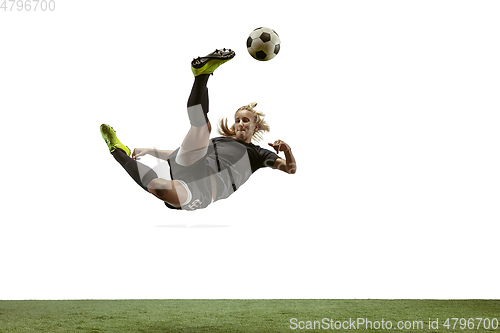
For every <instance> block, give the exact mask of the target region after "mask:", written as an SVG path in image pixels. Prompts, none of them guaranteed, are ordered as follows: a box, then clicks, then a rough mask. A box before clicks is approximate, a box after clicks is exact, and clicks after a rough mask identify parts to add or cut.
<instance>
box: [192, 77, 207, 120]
mask: <svg viewBox="0 0 500 333" xmlns="http://www.w3.org/2000/svg"><path fill="white" fill-rule="evenodd" d="M209 77H210V74H200V75H198V76H196V77H195V78H194V83H193V88H192V89H191V94H190V95H189V99H188V102H187V107H188V109H189V108H190V107H191V106H195V105H199V104H201V108H202V109H203V115H204V118H205V120H203V119H201V120H200V119H199V118H200V116H199V115H198V117H196V114H190V113H189V111H188V115H189V118H190V121H191V124H192V125H193V126H196V127H201V126H203V125H205V124H206V123H207V122H208V117H207V113H208V88H207V82H208V78H209Z"/></svg>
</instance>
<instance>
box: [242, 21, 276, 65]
mask: <svg viewBox="0 0 500 333" xmlns="http://www.w3.org/2000/svg"><path fill="white" fill-rule="evenodd" d="M280 44H281V41H280V37H279V36H278V34H277V33H276V31H274V30H273V29H270V28H265V27H262V28H257V29H255V30H254V31H252V32H251V33H250V36H248V39H247V50H248V53H250V55H251V56H252V57H254V58H255V59H257V60H260V61H267V60H271V59H272V58H274V57H275V56H276V55H277V54H278V52H279V51H280Z"/></svg>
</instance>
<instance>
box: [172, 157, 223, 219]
mask: <svg viewBox="0 0 500 333" xmlns="http://www.w3.org/2000/svg"><path fill="white" fill-rule="evenodd" d="M211 148H212V147H209V151H208V152H207V155H208V154H209V153H210V149H211ZM212 149H213V148H212ZM178 152H179V149H177V150H175V151H174V152H173V153H172V154H171V155H170V156H169V157H168V164H169V165H170V176H171V178H172V179H173V180H177V181H179V182H180V183H181V184H182V185H184V187H187V189H188V200H187V201H186V202H185V203H182V206H181V207H180V208H179V207H174V206H172V205H170V204H168V203H166V202H165V205H166V206H167V207H168V208H171V209H179V210H180V209H182V210H196V209H203V208H206V207H207V206H208V205H210V204H211V203H212V201H213V196H212V191H213V190H212V181H211V175H213V174H214V171H213V169H212V167H211V166H210V164H209V160H208V159H207V158H206V156H207V155H205V157H203V158H201V159H200V160H198V161H197V162H195V163H194V164H192V165H189V166H182V165H179V164H177V163H176V162H175V157H176V156H177V153H178Z"/></svg>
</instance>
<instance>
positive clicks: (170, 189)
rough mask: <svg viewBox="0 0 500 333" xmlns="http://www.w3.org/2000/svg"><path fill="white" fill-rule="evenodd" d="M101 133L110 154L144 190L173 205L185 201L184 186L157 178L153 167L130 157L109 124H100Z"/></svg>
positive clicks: (128, 150)
mask: <svg viewBox="0 0 500 333" xmlns="http://www.w3.org/2000/svg"><path fill="white" fill-rule="evenodd" d="M101 134H102V137H103V138H104V141H106V144H107V145H108V148H109V151H110V152H111V155H113V157H114V158H115V160H116V161H117V162H118V163H119V164H120V165H121V166H122V167H123V168H124V169H125V171H127V173H128V174H129V175H130V177H132V179H133V180H134V181H135V182H136V183H137V184H138V185H139V186H140V187H142V188H143V189H144V190H145V191H147V192H149V193H151V194H153V195H155V196H156V197H157V198H159V199H161V200H163V201H166V202H167V203H169V204H171V205H172V206H175V207H180V203H183V202H184V201H186V199H187V198H188V194H187V191H186V189H185V187H184V186H182V184H181V183H180V182H179V181H172V180H166V179H162V178H158V175H157V174H156V172H155V171H154V170H153V169H151V168H150V167H148V166H147V165H145V164H142V163H140V162H138V161H136V160H134V159H133V158H131V157H130V149H129V148H128V147H127V146H125V145H124V144H122V143H121V142H120V141H119V140H118V138H117V136H116V132H115V131H114V130H113V128H111V126H109V125H105V124H103V125H101Z"/></svg>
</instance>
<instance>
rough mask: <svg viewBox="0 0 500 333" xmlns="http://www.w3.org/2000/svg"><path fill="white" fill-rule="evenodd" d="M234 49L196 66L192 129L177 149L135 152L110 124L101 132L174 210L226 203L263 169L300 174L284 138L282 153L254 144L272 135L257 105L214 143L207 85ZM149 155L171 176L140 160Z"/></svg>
mask: <svg viewBox="0 0 500 333" xmlns="http://www.w3.org/2000/svg"><path fill="white" fill-rule="evenodd" d="M234 56H235V53H234V51H232V50H230V49H229V50H226V49H223V50H215V51H214V52H213V53H210V54H209V55H207V56H205V57H198V58H197V59H193V61H192V62H191V70H192V72H193V74H194V76H195V80H194V84H193V88H192V90H191V94H190V96H189V99H188V103H187V111H188V117H189V121H190V123H191V128H190V130H189V132H188V133H187V135H186V137H185V138H184V141H183V142H182V145H181V146H180V147H179V148H178V149H177V150H175V151H172V150H156V149H151V148H135V149H134V151H133V153H132V156H130V155H131V151H130V149H129V148H128V147H127V146H125V145H123V144H122V143H121V142H120V140H118V138H117V136H116V133H115V131H114V130H113V128H111V127H110V126H109V125H105V124H103V125H101V134H102V137H103V138H104V140H105V141H106V143H107V145H108V148H109V151H110V152H111V154H112V155H113V157H114V158H115V159H116V160H117V161H118V163H120V164H121V165H122V167H123V168H124V169H125V170H126V171H127V172H128V174H129V175H130V176H131V177H132V178H133V179H134V180H135V182H136V183H137V184H139V186H141V187H142V188H143V189H144V190H146V191H148V192H150V193H152V194H153V195H155V196H156V197H157V198H159V199H160V200H163V201H164V202H165V204H166V206H167V207H169V208H172V209H183V210H196V209H201V208H206V207H207V206H208V205H209V204H211V203H212V202H215V201H217V200H221V199H225V198H227V197H229V196H230V195H231V194H232V193H233V192H234V191H236V190H237V189H238V188H239V187H240V186H241V185H242V184H243V183H245V182H246V181H247V180H248V179H249V177H250V176H251V175H252V173H254V172H255V171H257V170H258V169H260V168H262V167H272V168H274V169H277V170H282V171H284V172H287V173H289V174H294V173H295V171H296V169H297V166H296V162H295V158H294V156H293V154H292V151H291V149H290V146H289V145H288V144H286V143H285V142H283V141H281V140H277V141H275V142H274V143H269V145H270V146H271V147H273V148H274V149H275V150H276V151H277V152H278V153H279V152H280V151H282V152H284V154H285V159H282V158H280V157H279V156H278V155H277V154H276V153H274V152H272V151H270V150H267V149H264V148H261V147H260V146H257V145H254V144H253V143H252V139H253V138H257V139H259V138H261V137H262V136H261V132H263V131H266V132H267V131H269V126H268V125H267V123H266V122H265V121H264V114H263V113H261V112H258V111H256V110H254V107H255V106H256V105H257V103H251V104H249V105H247V106H243V107H241V108H239V109H238V110H237V111H236V114H235V118H234V124H233V125H232V126H231V127H228V125H227V119H226V120H221V121H220V123H219V133H220V134H221V135H223V137H217V138H213V139H210V132H211V129H212V126H211V124H210V121H209V120H208V117H207V113H208V111H209V110H208V107H209V103H208V88H207V82H208V79H209V77H210V75H213V72H214V71H215V69H217V68H218V67H219V66H220V65H222V64H223V63H225V62H227V61H229V60H231V59H232V58H234ZM146 154H149V155H152V156H156V157H157V158H159V159H162V160H165V161H167V162H168V166H169V168H170V178H171V179H164V178H160V177H158V175H157V173H156V172H155V170H154V169H151V168H150V167H148V166H146V165H144V164H142V163H140V162H138V160H139V159H140V157H141V156H144V155H146Z"/></svg>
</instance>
